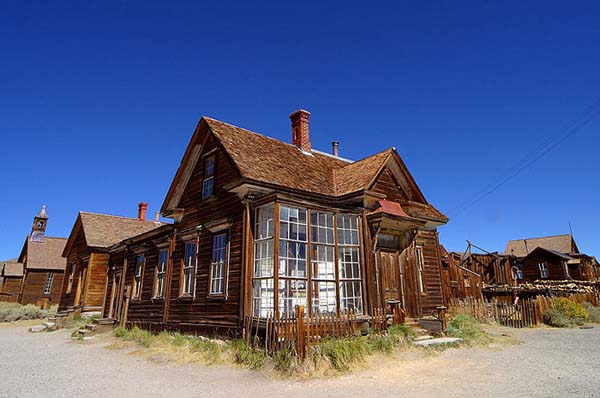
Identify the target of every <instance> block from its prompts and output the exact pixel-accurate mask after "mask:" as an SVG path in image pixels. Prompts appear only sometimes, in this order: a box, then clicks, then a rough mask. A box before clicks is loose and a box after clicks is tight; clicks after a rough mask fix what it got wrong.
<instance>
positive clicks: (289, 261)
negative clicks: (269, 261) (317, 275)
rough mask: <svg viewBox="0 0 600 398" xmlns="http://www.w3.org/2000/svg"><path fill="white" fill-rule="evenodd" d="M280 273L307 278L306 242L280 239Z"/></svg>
mask: <svg viewBox="0 0 600 398" xmlns="http://www.w3.org/2000/svg"><path fill="white" fill-rule="evenodd" d="M279 275H281V276H290V277H299V278H305V277H306V276H307V275H306V243H302V242H294V241H289V240H282V239H280V240H279Z"/></svg>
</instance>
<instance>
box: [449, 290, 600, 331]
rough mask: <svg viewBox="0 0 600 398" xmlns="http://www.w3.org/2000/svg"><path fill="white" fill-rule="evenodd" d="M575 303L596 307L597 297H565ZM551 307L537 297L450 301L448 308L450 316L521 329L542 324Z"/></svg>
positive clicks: (583, 294) (549, 298) (588, 295)
mask: <svg viewBox="0 0 600 398" xmlns="http://www.w3.org/2000/svg"><path fill="white" fill-rule="evenodd" d="M566 297H567V298H568V299H570V300H573V301H575V302H577V303H580V304H581V303H584V302H586V301H587V302H590V303H591V304H593V305H595V306H597V305H598V304H599V300H598V295H597V294H595V293H582V294H572V295H569V296H566ZM551 306H552V298H551V297H546V296H537V297H536V298H534V299H525V300H517V301H516V302H515V303H504V302H499V301H496V300H492V301H489V302H488V301H484V300H481V299H464V300H456V299H451V300H450V305H449V306H448V313H450V314H467V315H470V316H472V317H473V318H475V319H477V320H482V321H489V322H498V323H499V324H501V325H504V326H510V327H514V328H523V327H528V326H535V325H538V324H541V323H543V322H544V319H543V315H544V312H546V310H547V309H548V308H550V307H551Z"/></svg>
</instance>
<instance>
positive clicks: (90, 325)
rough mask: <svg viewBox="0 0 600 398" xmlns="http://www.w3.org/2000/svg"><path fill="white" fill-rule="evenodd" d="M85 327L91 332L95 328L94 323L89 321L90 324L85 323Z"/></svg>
mask: <svg viewBox="0 0 600 398" xmlns="http://www.w3.org/2000/svg"><path fill="white" fill-rule="evenodd" d="M85 328H86V329H87V330H91V331H92V332H93V331H94V330H96V325H94V324H91V323H90V324H87V325H85Z"/></svg>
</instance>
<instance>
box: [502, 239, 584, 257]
mask: <svg viewBox="0 0 600 398" xmlns="http://www.w3.org/2000/svg"><path fill="white" fill-rule="evenodd" d="M538 247H541V248H544V249H547V250H554V251H557V252H559V253H565V254H569V253H578V252H579V250H578V249H577V245H576V244H575V241H574V240H573V237H572V236H571V234H564V235H555V236H544V237H541V238H529V239H516V240H510V241H508V243H506V249H505V250H504V254H513V255H515V256H517V257H525V256H526V255H527V254H529V253H531V252H532V251H533V250H535V249H536V248H538Z"/></svg>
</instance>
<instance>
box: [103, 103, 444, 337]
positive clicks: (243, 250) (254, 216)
mask: <svg viewBox="0 0 600 398" xmlns="http://www.w3.org/2000/svg"><path fill="white" fill-rule="evenodd" d="M309 116H310V114H309V112H307V111H304V110H299V111H296V112H294V113H292V114H291V115H290V119H291V122H292V123H291V124H292V131H291V135H292V143H291V144H288V143H284V142H282V141H279V140H276V139H273V138H269V137H266V136H264V135H261V134H257V133H254V132H252V131H249V130H246V129H243V128H240V127H236V126H233V125H231V124H228V123H224V122H221V121H218V120H214V119H211V118H207V117H202V118H201V119H200V121H199V123H198V125H197V127H196V129H195V131H194V134H193V136H192V137H191V140H190V141H189V144H188V146H187V149H186V151H185V153H184V155H183V158H182V160H181V164H180V165H179V168H178V170H177V172H176V174H175V177H174V179H173V181H172V183H171V186H170V188H169V191H168V193H167V196H166V198H165V200H164V203H163V205H162V208H161V213H162V215H163V216H164V217H167V218H172V219H174V221H175V223H174V224H173V225H167V226H162V227H160V228H157V229H155V230H152V231H148V232H145V233H144V234H142V235H140V236H136V237H133V238H130V239H127V240H124V241H122V242H120V243H119V244H116V245H114V246H113V247H112V248H111V255H110V260H109V264H110V267H109V277H108V285H107V289H106V297H105V303H104V316H105V317H108V316H110V317H113V318H118V319H119V320H120V321H121V323H122V324H126V325H132V324H137V325H140V326H143V327H146V328H151V329H176V330H187V331H194V332H203V331H213V332H216V333H219V334H239V333H240V332H241V330H243V327H244V325H243V323H244V319H246V317H248V316H252V317H255V318H264V317H267V316H273V315H275V314H285V313H291V312H293V310H294V307H295V306H296V305H302V306H304V307H305V308H306V312H307V313H308V314H312V313H316V312H320V313H336V312H343V311H354V312H355V313H358V314H363V315H365V316H368V315H369V314H370V313H371V311H373V310H374V309H376V308H384V307H386V306H387V304H394V305H396V304H398V305H400V306H402V308H404V310H405V311H406V314H407V316H408V317H411V318H418V317H422V316H426V315H430V314H432V313H434V312H435V311H436V309H437V308H438V307H440V306H442V305H444V304H445V301H444V296H443V294H442V276H441V269H440V268H441V256H440V250H439V241H438V233H437V229H436V228H437V227H438V226H440V225H443V224H445V223H446V222H447V220H448V219H447V218H446V217H445V216H444V215H443V214H442V213H440V212H439V211H438V210H437V209H436V208H434V207H433V206H432V205H431V204H429V203H428V202H427V200H426V199H425V196H424V195H423V193H422V192H421V190H420V189H419V187H418V185H417V184H416V182H415V180H414V179H413V177H412V175H411V174H410V172H409V171H408V169H407V168H406V165H405V164H404V162H403V161H402V159H401V158H400V156H399V154H398V152H397V151H396V149H395V148H390V149H387V150H385V151H382V152H379V153H377V154H375V155H373V156H369V157H367V158H365V159H362V160H359V161H350V160H347V159H343V158H341V157H339V155H338V153H337V149H338V147H337V143H335V145H334V148H333V149H334V150H333V154H328V153H324V152H320V151H317V150H315V149H313V148H312V146H311V142H310V137H309Z"/></svg>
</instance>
